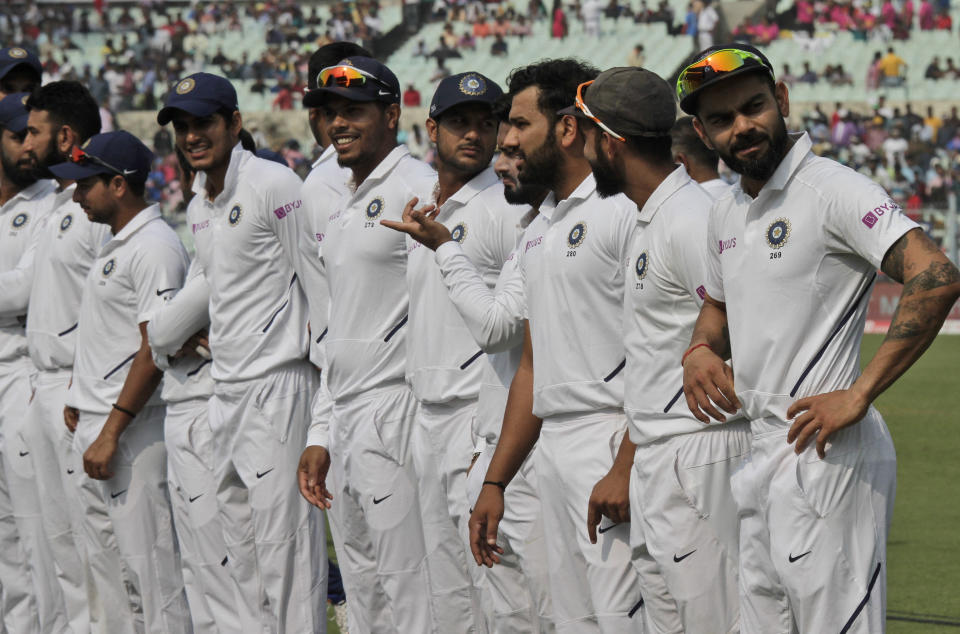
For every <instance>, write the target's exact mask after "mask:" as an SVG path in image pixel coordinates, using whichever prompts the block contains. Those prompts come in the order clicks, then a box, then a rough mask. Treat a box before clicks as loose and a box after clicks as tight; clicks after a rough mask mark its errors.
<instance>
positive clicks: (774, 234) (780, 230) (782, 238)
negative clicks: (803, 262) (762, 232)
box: [767, 218, 790, 249]
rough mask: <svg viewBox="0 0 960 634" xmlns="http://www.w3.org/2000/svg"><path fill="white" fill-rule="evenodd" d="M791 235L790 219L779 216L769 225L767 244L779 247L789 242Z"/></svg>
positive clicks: (773, 247) (774, 247)
mask: <svg viewBox="0 0 960 634" xmlns="http://www.w3.org/2000/svg"><path fill="white" fill-rule="evenodd" d="M789 237H790V221H789V220H787V219H786V218H777V219H776V220H774V221H773V222H772V223H771V224H770V226H769V227H767V244H769V245H770V248H771V249H779V248H780V247H782V246H784V245H785V244H786V243H787V238H789Z"/></svg>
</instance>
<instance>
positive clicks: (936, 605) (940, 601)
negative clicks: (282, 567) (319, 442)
mask: <svg viewBox="0 0 960 634" xmlns="http://www.w3.org/2000/svg"><path fill="white" fill-rule="evenodd" d="M882 340H883V337H882V336H881V335H867V336H866V337H864V341H863V359H864V363H866V362H867V361H868V360H869V359H870V358H871V357H872V356H873V353H874V352H875V351H876V349H877V348H878V347H879V346H880V342H881V341H882ZM958 361H960V336H942V337H938V338H937V340H936V341H935V342H934V343H933V345H932V346H930V349H929V350H927V352H926V354H924V356H923V357H922V358H921V359H920V360H919V361H918V362H917V363H916V364H915V365H914V367H913V368H911V369H910V371H908V372H907V373H906V374H905V375H904V376H902V377H901V378H900V380H899V381H897V383H896V384H894V385H893V387H891V388H890V389H889V390H887V392H886V393H885V394H883V395H881V396H880V398H879V399H877V402H876V406H877V408H878V409H879V410H880V413H881V414H883V417H884V419H885V420H886V421H887V425H888V426H889V427H890V432H891V434H893V441H894V444H895V446H896V448H897V501H896V506H895V509H894V513H893V527H892V528H891V532H890V541H889V543H888V547H887V557H888V559H889V564H888V565H889V568H888V576H887V609H888V613H889V614H888V617H892V618H889V619H888V622H887V632H888V634H912V633H913V632H917V633H918V634H958V633H960V504H958V503H957V502H958V500H960V496H958V493H957V489H954V487H960V428H958V423H960V389H958V384H960V363H958ZM951 491H953V493H951ZM328 534H329V531H328ZM327 551H328V552H329V554H330V557H332V558H335V557H336V555H335V554H334V552H333V543H332V542H330V541H329V540H328V544H327ZM920 621H948V622H954V623H956V625H952V626H951V625H935V624H930V623H923V622H920ZM327 632H328V633H329V634H339V630H338V629H337V626H336V625H335V624H334V623H333V621H332V620H330V621H328V630H327Z"/></svg>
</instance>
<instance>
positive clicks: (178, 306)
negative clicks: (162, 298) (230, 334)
mask: <svg viewBox="0 0 960 634" xmlns="http://www.w3.org/2000/svg"><path fill="white" fill-rule="evenodd" d="M199 269H200V267H199V265H198V264H197V260H196V258H194V260H193V262H191V263H190V269H189V271H188V272H187V281H186V283H185V284H184V285H183V288H182V289H180V291H179V292H178V293H177V294H176V295H175V296H174V297H173V298H171V299H170V301H167V302H165V303H164V304H163V305H162V306H160V307H159V308H158V309H157V310H156V311H154V313H153V316H152V317H151V318H150V321H149V323H148V324H147V336H148V340H149V342H150V349H151V350H153V353H154V356H172V355H174V354H175V353H176V352H177V351H178V350H179V349H180V348H181V346H183V344H184V342H185V341H186V340H187V339H189V338H190V337H191V336H192V335H193V334H194V333H196V332H197V331H198V330H200V329H201V328H203V327H204V326H206V325H207V324H209V323H210V284H209V283H208V282H207V278H206V277H205V276H204V275H203V274H202V273H200V271H199Z"/></svg>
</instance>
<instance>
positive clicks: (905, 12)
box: [900, 0, 914, 30]
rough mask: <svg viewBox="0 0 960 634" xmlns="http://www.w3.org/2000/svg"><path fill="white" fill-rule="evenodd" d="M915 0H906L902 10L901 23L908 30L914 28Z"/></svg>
mask: <svg viewBox="0 0 960 634" xmlns="http://www.w3.org/2000/svg"><path fill="white" fill-rule="evenodd" d="M913 11H914V7H913V0H905V2H904V3H903V9H901V10H900V24H902V25H903V26H904V28H906V29H907V30H911V29H913Z"/></svg>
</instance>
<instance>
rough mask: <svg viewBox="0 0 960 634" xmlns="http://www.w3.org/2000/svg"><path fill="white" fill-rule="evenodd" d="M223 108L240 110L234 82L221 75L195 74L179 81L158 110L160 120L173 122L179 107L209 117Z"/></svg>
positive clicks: (165, 122) (164, 123)
mask: <svg viewBox="0 0 960 634" xmlns="http://www.w3.org/2000/svg"><path fill="white" fill-rule="evenodd" d="M222 108H226V109H227V110H231V111H233V110H239V109H240V106H238V105H237V91H236V90H234V88H233V84H231V83H230V81H229V80H227V79H226V78H225V77H221V76H220V75H211V74H210V73H194V74H192V75H190V76H189V77H184V78H183V79H181V80H180V81H178V82H177V85H176V86H174V88H173V90H171V91H170V95H169V96H168V97H167V103H165V104H164V105H163V108H161V109H160V112H158V113H157V123H159V124H160V125H167V124H168V123H170V121H172V120H173V115H174V112H175V111H176V110H183V111H184V112H188V113H190V114H192V115H194V116H197V117H209V116H210V115H212V114H213V113H214V112H216V111H217V110H220V109H222Z"/></svg>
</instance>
